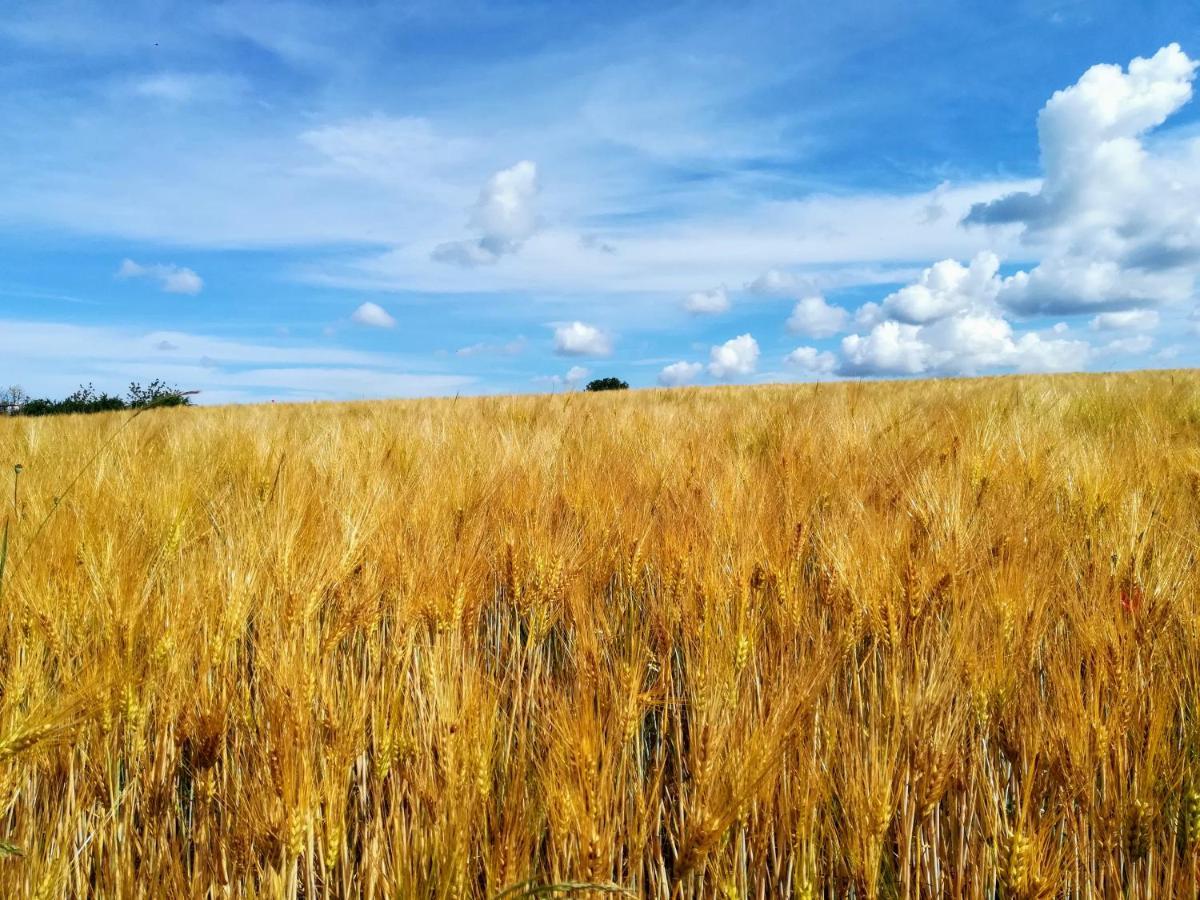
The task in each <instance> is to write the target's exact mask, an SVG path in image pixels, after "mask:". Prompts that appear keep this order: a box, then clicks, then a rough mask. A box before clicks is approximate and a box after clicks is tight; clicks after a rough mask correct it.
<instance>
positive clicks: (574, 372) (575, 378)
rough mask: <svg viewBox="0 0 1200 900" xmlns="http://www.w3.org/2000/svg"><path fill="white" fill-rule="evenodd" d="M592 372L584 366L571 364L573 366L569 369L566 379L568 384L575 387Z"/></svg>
mask: <svg viewBox="0 0 1200 900" xmlns="http://www.w3.org/2000/svg"><path fill="white" fill-rule="evenodd" d="M590 374H591V370H589V369H585V368H584V367H583V366H571V368H569V369H567V374H566V376H565V380H566V382H567V384H569V385H571V386H572V387H574V386H575V385H577V384H580V383H582V382H583V380H584V379H585V378H587V377H588V375H590Z"/></svg>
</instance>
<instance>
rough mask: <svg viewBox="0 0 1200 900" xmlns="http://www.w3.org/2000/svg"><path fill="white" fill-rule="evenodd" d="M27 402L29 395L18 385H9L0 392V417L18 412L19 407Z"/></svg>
mask: <svg viewBox="0 0 1200 900" xmlns="http://www.w3.org/2000/svg"><path fill="white" fill-rule="evenodd" d="M28 402H29V395H28V394H26V393H25V390H24V388H22V387H21V386H20V385H19V384H14V385H11V386H9V387H7V388H5V389H4V390H3V391H0V415H3V414H4V413H10V414H12V413H16V412H19V411H20V409H21V407H22V406H24V405H25V404H26V403H28Z"/></svg>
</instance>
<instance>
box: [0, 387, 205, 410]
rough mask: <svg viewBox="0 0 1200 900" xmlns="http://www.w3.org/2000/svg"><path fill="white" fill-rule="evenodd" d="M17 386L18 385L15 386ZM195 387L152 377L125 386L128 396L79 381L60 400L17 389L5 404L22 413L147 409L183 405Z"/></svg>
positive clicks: (1, 403)
mask: <svg viewBox="0 0 1200 900" xmlns="http://www.w3.org/2000/svg"><path fill="white" fill-rule="evenodd" d="M13 390H14V389H13V388H9V390H8V391H7V392H4V393H0V410H4V409H5V407H4V405H3V404H4V400H3V398H4V397H6V396H10V395H12V392H13ZM15 390H19V389H15ZM194 393H195V391H181V390H179V389H178V388H173V387H168V386H167V384H166V383H165V382H163V381H160V380H158V379H155V380H154V381H152V382H150V383H149V384H148V385H146V386H145V387H142V386H141V385H140V384H138V383H137V382H134V383H133V384H131V385H130V386H129V399H128V400H125V399H123V398H121V397H117V396H114V395H113V394H107V393H105V392H103V391H101V392H99V393H97V392H96V389H95V388H94V387H93V386H92V385H91V384H82V385H80V386H79V389H78V390H76V391H75V392H74V393H72V394H71V395H70V396H68V397H66V398H65V399H63V400H48V399H44V398H40V399H30V398H28V397H25V395H24V392H23V391H22V392H21V393H20V396H21V402H20V403H19V405H14V406H11V407H8V411H15V412H17V413H19V414H20V415H23V416H54V415H61V414H63V413H95V412H114V411H118V410H122V409H147V408H149V407H153V406H187V405H189V404H190V403H191V397H190V395H191V394H194Z"/></svg>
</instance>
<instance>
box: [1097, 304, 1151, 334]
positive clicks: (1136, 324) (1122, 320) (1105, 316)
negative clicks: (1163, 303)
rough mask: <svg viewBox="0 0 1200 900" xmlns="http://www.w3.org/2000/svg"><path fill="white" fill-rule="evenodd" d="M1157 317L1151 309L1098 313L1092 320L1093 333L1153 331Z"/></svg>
mask: <svg viewBox="0 0 1200 900" xmlns="http://www.w3.org/2000/svg"><path fill="white" fill-rule="evenodd" d="M1158 320H1159V315H1158V311H1157V310H1153V309H1126V310H1122V311H1121V312H1106V313H1100V315H1098V316H1096V317H1095V318H1094V319H1092V322H1091V326H1092V330H1093V331H1153V330H1154V329H1155V328H1157V327H1158Z"/></svg>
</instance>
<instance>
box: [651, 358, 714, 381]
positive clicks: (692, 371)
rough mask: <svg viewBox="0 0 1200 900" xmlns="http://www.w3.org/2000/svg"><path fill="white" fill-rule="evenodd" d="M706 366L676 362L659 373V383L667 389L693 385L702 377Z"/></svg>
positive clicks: (696, 363)
mask: <svg viewBox="0 0 1200 900" xmlns="http://www.w3.org/2000/svg"><path fill="white" fill-rule="evenodd" d="M703 371H704V366H702V365H700V363H698V362H683V361H681V362H675V363H671V364H670V365H669V366H664V367H663V370H662V371H661V372H659V373H658V383H659V384H661V385H664V386H665V387H676V386H678V385H681V384H691V383H692V382H693V381H695V380H696V379H697V378H699V377H700V373H701V372H703Z"/></svg>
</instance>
